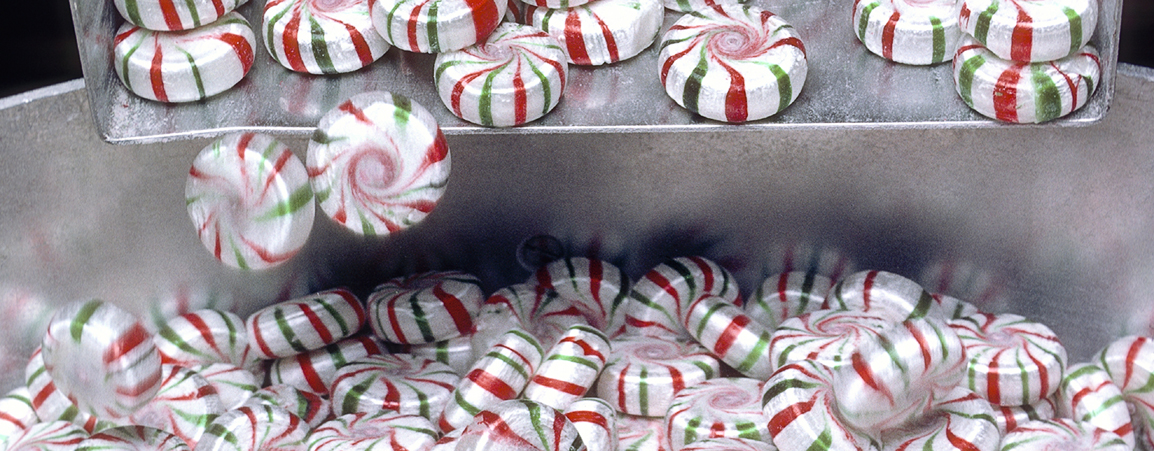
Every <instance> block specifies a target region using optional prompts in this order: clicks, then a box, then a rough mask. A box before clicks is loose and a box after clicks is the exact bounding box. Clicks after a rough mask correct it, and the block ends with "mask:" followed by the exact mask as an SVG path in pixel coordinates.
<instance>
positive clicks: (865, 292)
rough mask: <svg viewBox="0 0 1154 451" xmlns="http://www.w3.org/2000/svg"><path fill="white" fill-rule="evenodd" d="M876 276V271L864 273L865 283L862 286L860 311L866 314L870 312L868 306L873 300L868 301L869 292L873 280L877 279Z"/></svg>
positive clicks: (872, 285)
mask: <svg viewBox="0 0 1154 451" xmlns="http://www.w3.org/2000/svg"><path fill="white" fill-rule="evenodd" d="M877 275H878V272H877V271H870V272H868V273H866V278H865V283H863V284H862V289H861V297H862V310H865V311H867V312H868V311H869V310H870V304H871V303H873V300H872V299H870V291H871V290H873V288H874V278H875V277H877Z"/></svg>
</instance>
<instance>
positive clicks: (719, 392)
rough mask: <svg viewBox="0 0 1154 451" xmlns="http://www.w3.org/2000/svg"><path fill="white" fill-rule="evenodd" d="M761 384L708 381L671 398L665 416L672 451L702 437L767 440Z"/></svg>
mask: <svg viewBox="0 0 1154 451" xmlns="http://www.w3.org/2000/svg"><path fill="white" fill-rule="evenodd" d="M760 393H761V381H759V380H756V379H749V378H720V379H710V380H708V381H705V382H702V383H700V384H697V385H694V386H691V387H686V388H685V389H684V390H681V391H680V392H678V393H677V395H676V396H674V397H673V402H672V403H670V405H669V412H668V413H667V414H666V416H665V420H666V424H667V428H668V434H669V444H670V445H671V446H672V449H673V450H674V451H676V450H680V449H682V448H684V447H685V445H688V444H690V443H693V442H696V441H699V440H701V439H705V438H713V437H734V438H746V439H752V440H768V439H769V437H770V434H769V430H768V429H767V428H766V426H767V424H768V423H769V418H767V417H766V414H765V412H764V411H763V410H762V408H761V402H760V401H761V398H760V397H759V396H758V395H759V394H760Z"/></svg>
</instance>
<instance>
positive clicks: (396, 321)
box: [385, 293, 409, 343]
mask: <svg viewBox="0 0 1154 451" xmlns="http://www.w3.org/2000/svg"><path fill="white" fill-rule="evenodd" d="M403 295H404V293H401V294H399V295H394V296H393V297H391V298H389V299H388V300H387V301H385V313H388V315H389V328H390V329H393V335H395V336H396V339H397V341H399V342H401V343H408V342H409V340H408V339H406V338H405V330H404V329H403V328H402V326H401V322H402V321H401V319H400V317H398V316H397V302H400V300H401V297H403Z"/></svg>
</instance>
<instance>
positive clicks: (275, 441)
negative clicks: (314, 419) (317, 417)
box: [196, 404, 309, 451]
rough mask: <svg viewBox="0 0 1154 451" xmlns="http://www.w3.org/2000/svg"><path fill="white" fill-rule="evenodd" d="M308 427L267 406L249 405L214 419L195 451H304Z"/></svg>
mask: <svg viewBox="0 0 1154 451" xmlns="http://www.w3.org/2000/svg"><path fill="white" fill-rule="evenodd" d="M308 435H309V426H308V424H306V423H305V422H304V421H301V419H300V418H299V417H297V416H296V415H293V414H291V413H289V412H288V411H286V410H284V409H282V408H280V407H276V406H273V405H269V404H249V405H245V406H241V407H239V408H237V409H235V410H230V411H228V412H225V413H224V414H222V415H220V416H219V417H216V419H215V420H213V421H212V423H210V424H209V425H208V430H207V431H206V432H205V434H204V436H203V437H201V439H200V442H199V443H197V445H196V450H197V451H254V450H260V451H304V450H305V449H306V448H307V446H308V441H307V437H308Z"/></svg>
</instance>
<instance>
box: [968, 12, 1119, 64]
mask: <svg viewBox="0 0 1154 451" xmlns="http://www.w3.org/2000/svg"><path fill="white" fill-rule="evenodd" d="M960 3H961V5H960V6H961V9H960V11H959V13H958V23H959V24H960V26H961V29H962V30H963V31H965V32H966V33H967V34H968V35H970V36H972V37H973V38H974V39H975V40H976V41H977V42H979V43H981V44H982V45H983V46H985V47H986V48H988V49H990V51H991V52H992V53H993V54H994V55H997V56H998V58H1001V59H1004V60H1010V61H1018V62H1023V63H1031V62H1043V61H1053V60H1057V59H1061V58H1065V57H1067V56H1070V55H1073V54H1075V53H1077V52H1078V49H1080V48H1082V47H1083V46H1085V45H1086V43H1088V42H1090V37H1091V36H1093V34H1094V28H1095V27H1096V26H1097V24H1098V2H1097V1H1095V0H1035V1H1018V0H960Z"/></svg>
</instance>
